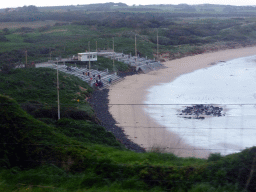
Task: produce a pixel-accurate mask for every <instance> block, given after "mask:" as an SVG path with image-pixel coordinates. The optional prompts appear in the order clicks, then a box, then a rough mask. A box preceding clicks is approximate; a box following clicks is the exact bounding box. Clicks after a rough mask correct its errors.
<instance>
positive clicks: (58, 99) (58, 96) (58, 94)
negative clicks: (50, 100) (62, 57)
mask: <svg viewBox="0 0 256 192" xmlns="http://www.w3.org/2000/svg"><path fill="white" fill-rule="evenodd" d="M58 60H59V58H58V59H57V101H58V120H59V119H60V93H59V90H60V87H59V63H58Z"/></svg>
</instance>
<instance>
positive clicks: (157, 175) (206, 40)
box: [0, 3, 256, 192]
mask: <svg viewBox="0 0 256 192" xmlns="http://www.w3.org/2000/svg"><path fill="white" fill-rule="evenodd" d="M116 5H118V6H116ZM99 8H100V11H99ZM255 12H256V10H255V8H253V7H249V6H248V7H234V6H218V5H198V6H189V5H186V4H180V5H148V6H137V7H136V6H133V7H129V6H127V5H125V4H122V3H120V4H114V3H106V4H93V5H88V6H87V5H84V6H83V5H82V6H66V7H61V6H60V7H45V8H36V7H35V6H28V7H26V6H24V7H22V8H18V9H17V10H15V11H11V10H10V9H6V10H4V11H2V12H0V21H1V22H2V24H3V25H1V29H0V43H1V47H0V66H1V69H2V71H1V75H0V93H1V95H0V135H1V137H0V140H1V141H0V145H1V147H0V190H1V191H18V192H23V191H40V192H41V191H136V192H137V191H177V192H183V191H184V192H185V191H186V192H200V191H204V192H212V191H220V192H222V191H230V192H231V191H232V192H236V191H237V192H238V191H250V192H254V191H256V184H255V182H254V181H255V179H256V175H255V170H254V169H255V168H254V167H255V163H256V157H255V151H256V148H255V147H253V148H250V149H246V150H244V151H242V152H240V153H237V154H231V155H228V156H225V157H222V156H221V155H220V154H211V155H210V156H209V158H208V159H197V158H180V157H177V156H175V155H173V154H167V153H158V152H157V151H155V152H148V153H136V152H134V151H130V150H127V149H126V148H125V147H124V146H123V145H122V144H121V143H120V142H119V141H117V140H116V138H115V137H114V135H113V134H112V133H111V132H108V131H106V130H105V128H104V127H102V126H100V121H99V119H97V117H96V116H95V113H94V111H93V109H92V108H91V106H90V105H89V103H88V102H87V99H88V98H89V97H90V94H91V93H92V91H93V90H92V88H90V87H89V86H88V84H87V83H85V82H83V81H82V80H80V79H79V78H77V77H73V76H69V75H67V74H64V73H60V74H59V80H60V103H61V111H60V113H61V119H60V120H57V91H56V71H55V70H52V69H44V68H38V69H34V68H29V69H15V70H14V69H12V68H13V67H14V66H15V64H19V63H25V51H27V53H28V62H29V63H31V62H42V61H47V60H49V59H52V60H55V58H56V57H60V56H61V57H71V56H72V55H75V54H77V53H78V52H84V51H86V50H89V46H88V45H89V44H88V42H90V51H95V50H96V41H97V49H98V50H99V49H100V50H109V49H112V48H113V37H114V41H115V47H114V50H115V51H117V52H123V53H125V54H132V55H134V53H135V52H134V39H135V35H136V37H137V50H138V54H139V55H140V56H144V57H145V56H148V57H149V58H153V57H155V56H156V49H157V45H156V44H157V38H156V34H157V33H158V35H159V38H158V43H159V52H160V55H161V57H160V59H174V58H178V57H183V56H186V55H192V54H199V53H203V52H206V51H215V50H218V49H226V48H235V47H237V46H248V45H254V44H255V43H256V33H255V30H256V20H255ZM49 20H50V21H49ZM8 24H10V25H11V26H10V27H8ZM77 64H78V65H82V64H83V63H79V62H77ZM92 66H93V67H94V68H97V69H99V70H104V69H106V68H108V69H109V70H110V71H111V70H113V63H112V61H110V60H109V59H106V58H102V57H99V59H98V61H97V62H94V63H92ZM115 67H116V68H117V70H119V71H127V70H128V68H127V66H126V65H124V64H122V63H120V62H117V61H115Z"/></svg>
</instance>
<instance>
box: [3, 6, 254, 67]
mask: <svg viewBox="0 0 256 192" xmlns="http://www.w3.org/2000/svg"><path fill="white" fill-rule="evenodd" d="M114 5H117V4H113V3H109V4H94V5H91V6H79V7H75V6H71V7H68V6H67V7H66V8H65V9H64V8H63V7H55V8H54V9H55V11H50V10H51V9H50V8H49V9H48V11H46V8H45V9H44V8H38V9H35V7H24V8H23V9H17V10H16V11H12V12H8V11H6V12H5V13H0V22H2V24H1V25H3V26H4V28H1V31H0V42H1V47H0V66H1V65H3V64H9V63H21V62H22V63H25V51H26V50H27V53H28V61H29V62H33V61H34V62H42V61H47V60H49V59H55V58H56V57H59V56H61V57H71V56H72V55H76V54H77V53H79V52H84V51H85V50H89V47H88V42H90V50H91V51H95V50H96V44H97V50H106V49H112V48H113V37H114V41H115V48H114V49H115V51H117V52H123V53H125V54H130V53H131V54H132V55H134V54H135V52H134V46H135V45H134V43H135V41H134V39H135V35H136V36H137V50H138V54H139V55H140V56H143V57H145V56H147V57H148V58H154V57H156V49H157V46H156V44H157V38H156V36H157V35H156V34H157V31H158V34H159V38H158V43H159V53H160V58H159V59H174V58H177V57H183V56H186V55H193V54H200V53H203V52H207V51H213V50H219V49H226V48H235V47H241V46H249V45H254V44H255V43H256V33H255V29H256V20H255V14H256V10H255V8H253V7H249V6H248V7H233V6H217V5H201V6H199V5H198V6H188V5H186V4H181V5H177V6H174V5H164V6H163V5H158V6H138V7H128V6H126V5H125V4H120V5H119V4H118V6H114ZM131 9H133V10H136V11H131ZM28 10H29V11H28ZM56 10H59V11H56ZM93 10H97V11H93ZM107 10H108V11H107ZM146 10H147V11H146ZM188 10H190V11H188ZM231 10H232V11H231ZM235 10H236V11H235ZM249 10H251V11H250V12H248V11H249ZM247 13H248V14H247ZM31 19H32V20H31ZM15 22H16V23H15ZM33 22H34V23H35V24H33ZM7 23H10V25H11V26H10V27H8V25H6V24H7ZM28 23H29V24H30V25H28ZM96 42H97V43H96ZM120 70H122V69H120Z"/></svg>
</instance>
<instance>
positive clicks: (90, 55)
mask: <svg viewBox="0 0 256 192" xmlns="http://www.w3.org/2000/svg"><path fill="white" fill-rule="evenodd" d="M97 54H98V52H84V53H78V61H97Z"/></svg>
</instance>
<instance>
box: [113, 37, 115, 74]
mask: <svg viewBox="0 0 256 192" xmlns="http://www.w3.org/2000/svg"><path fill="white" fill-rule="evenodd" d="M114 69H115V43H114V37H113V70H114Z"/></svg>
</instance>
